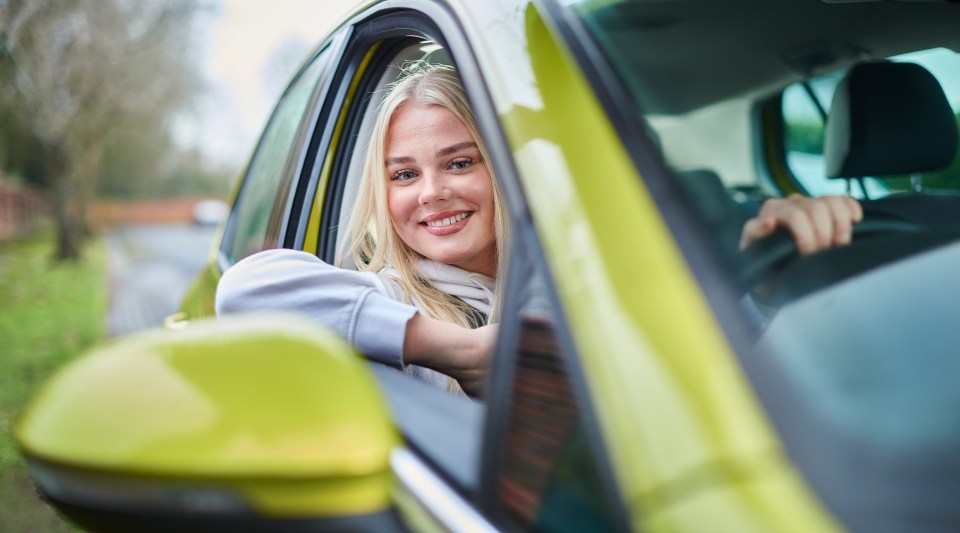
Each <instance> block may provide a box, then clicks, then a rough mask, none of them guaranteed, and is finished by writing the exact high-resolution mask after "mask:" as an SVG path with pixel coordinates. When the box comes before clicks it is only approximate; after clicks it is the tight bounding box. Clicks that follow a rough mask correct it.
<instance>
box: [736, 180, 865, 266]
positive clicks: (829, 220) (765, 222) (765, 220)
mask: <svg viewBox="0 0 960 533" xmlns="http://www.w3.org/2000/svg"><path fill="white" fill-rule="evenodd" d="M862 218H863V208H862V207H861V206H860V202H858V201H856V200H854V199H853V198H850V197H849V196H840V195H836V196H820V197H817V198H808V197H805V196H800V195H799V194H791V195H790V196H788V197H787V198H771V199H770V200H767V201H766V202H764V203H763V206H762V207H761V208H760V213H759V214H757V216H756V217H754V218H751V219H750V220H748V221H747V222H746V224H744V225H743V232H742V233H741V234H740V249H741V250H742V249H744V248H746V247H747V246H749V245H750V244H751V243H753V242H756V241H758V240H760V239H763V238H764V237H766V236H768V235H770V234H772V233H773V232H774V231H775V230H777V229H779V228H786V229H787V230H788V231H790V233H791V234H793V238H794V240H795V241H796V243H797V251H798V252H799V253H800V254H801V255H805V254H809V253H813V252H817V251H820V250H825V249H827V248H832V247H834V246H844V245H846V244H849V243H850V239H851V237H852V235H853V225H854V224H856V223H857V222H860V220H861V219H862Z"/></svg>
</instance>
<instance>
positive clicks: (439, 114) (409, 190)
mask: <svg viewBox="0 0 960 533" xmlns="http://www.w3.org/2000/svg"><path fill="white" fill-rule="evenodd" d="M385 154H386V162H385V164H386V180H387V207H388V209H389V211H390V220H391V221H392V222H393V227H394V229H396V231H397V233H398V234H399V235H400V238H401V239H403V242H405V243H407V245H408V246H410V248H413V249H414V250H415V251H417V252H418V253H419V254H421V255H423V256H424V257H426V258H428V259H432V260H434V261H437V262H440V263H446V264H448V265H455V266H458V267H460V268H462V269H464V270H468V271H470V272H479V273H482V274H486V275H488V276H493V275H494V274H495V273H496V268H497V247H496V234H495V233H494V216H493V211H494V207H493V205H494V204H493V184H492V183H491V182H490V172H489V171H488V170H487V164H486V162H485V161H483V159H482V158H481V156H480V149H479V147H478V146H477V143H476V140H475V139H474V138H473V136H472V135H470V130H468V129H467V126H466V125H465V124H464V123H463V122H462V121H461V120H460V119H458V118H457V117H456V116H455V115H454V114H453V113H452V112H451V111H450V110H449V109H447V108H445V107H443V106H438V105H423V104H418V103H413V102H406V103H404V104H401V105H400V107H399V108H397V110H396V111H395V112H394V114H393V118H392V119H391V120H390V125H389V128H388V130H387V142H386V146H385Z"/></svg>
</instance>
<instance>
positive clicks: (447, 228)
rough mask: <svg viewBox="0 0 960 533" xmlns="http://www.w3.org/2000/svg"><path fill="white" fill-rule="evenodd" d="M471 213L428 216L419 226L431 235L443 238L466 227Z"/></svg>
mask: <svg viewBox="0 0 960 533" xmlns="http://www.w3.org/2000/svg"><path fill="white" fill-rule="evenodd" d="M472 215H473V211H460V212H452V213H438V214H436V215H430V216H429V217H426V219H425V220H424V221H423V222H421V223H420V224H421V225H422V226H423V227H424V229H426V230H427V232H428V233H430V234H431V235H436V236H444V235H450V234H452V233H456V232H458V231H460V230H461V229H463V228H464V227H466V225H467V223H468V222H469V221H470V217H471V216H472Z"/></svg>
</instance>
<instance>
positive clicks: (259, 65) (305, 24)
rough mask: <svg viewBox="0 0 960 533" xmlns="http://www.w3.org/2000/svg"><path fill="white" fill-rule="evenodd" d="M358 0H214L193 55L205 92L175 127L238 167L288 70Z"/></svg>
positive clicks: (211, 154)
mask: <svg viewBox="0 0 960 533" xmlns="http://www.w3.org/2000/svg"><path fill="white" fill-rule="evenodd" d="M358 3H359V2H358V0H216V1H215V2H214V6H215V8H214V9H211V10H210V11H209V12H207V13H205V14H204V15H203V16H202V21H201V23H200V24H199V25H198V26H199V28H198V31H199V32H200V35H199V38H198V41H199V49H198V51H197V52H198V53H199V54H200V55H201V58H199V59H200V64H201V65H202V68H203V70H204V72H205V74H206V76H207V86H208V91H207V92H206V94H205V95H204V96H203V97H201V98H200V99H198V101H197V105H196V106H195V107H194V109H193V110H192V111H191V112H190V113H189V114H188V116H186V117H185V118H184V119H183V120H180V121H178V123H177V125H176V127H175V130H176V134H177V137H178V139H180V141H181V143H183V144H187V145H196V146H199V147H200V148H201V149H202V150H203V151H204V153H206V154H207V155H208V156H209V158H210V159H211V161H212V162H214V163H216V164H221V165H225V166H227V167H230V168H231V169H233V170H235V171H239V170H240V169H241V168H242V167H243V165H244V164H246V161H247V158H248V157H249V155H250V152H251V150H252V149H253V146H254V143H255V142H256V139H257V137H258V136H259V134H260V130H261V129H262V128H263V125H264V123H265V122H266V120H267V118H268V116H269V113H270V111H271V110H272V109H273V105H274V104H275V103H276V99H277V97H278V96H279V94H280V92H281V91H282V90H283V89H284V87H286V84H287V82H288V81H289V78H290V77H291V76H292V74H293V70H294V69H295V68H296V67H297V66H298V65H299V64H300V62H301V61H302V60H303V59H304V58H305V56H306V54H307V53H308V52H309V51H310V50H312V49H313V47H314V46H315V45H316V44H317V42H318V41H319V40H320V39H321V38H323V37H324V36H325V35H326V34H327V33H328V32H329V31H330V30H331V29H332V28H333V27H334V26H335V25H336V24H337V23H338V22H339V21H340V20H341V19H342V18H343V17H344V16H345V14H346V13H347V12H348V11H349V10H350V9H351V8H352V7H353V6H354V5H356V4H358Z"/></svg>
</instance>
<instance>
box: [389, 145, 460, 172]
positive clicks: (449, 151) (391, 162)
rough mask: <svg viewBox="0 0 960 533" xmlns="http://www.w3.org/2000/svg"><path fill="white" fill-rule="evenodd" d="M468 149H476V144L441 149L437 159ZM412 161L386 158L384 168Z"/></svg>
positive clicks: (438, 151) (411, 160)
mask: <svg viewBox="0 0 960 533" xmlns="http://www.w3.org/2000/svg"><path fill="white" fill-rule="evenodd" d="M468 148H477V143H475V142H473V141H466V142H462V143H459V144H454V145H452V146H448V147H446V148H441V149H440V150H437V157H443V156H446V155H450V154H455V153H457V152H460V151H463V150H466V149H468ZM413 162H414V159H413V158H412V157H410V156H400V157H388V158H387V160H386V161H385V162H384V166H387V167H389V166H390V165H405V164H407V163H413Z"/></svg>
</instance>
